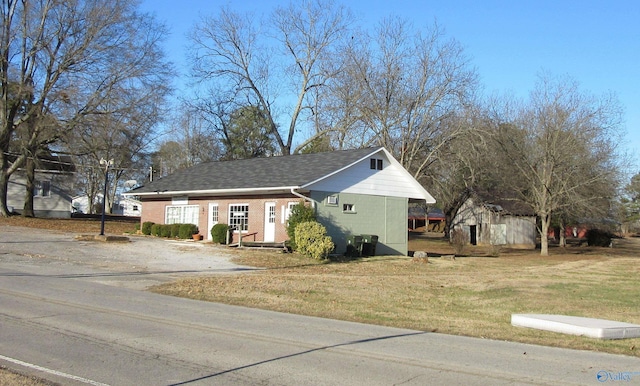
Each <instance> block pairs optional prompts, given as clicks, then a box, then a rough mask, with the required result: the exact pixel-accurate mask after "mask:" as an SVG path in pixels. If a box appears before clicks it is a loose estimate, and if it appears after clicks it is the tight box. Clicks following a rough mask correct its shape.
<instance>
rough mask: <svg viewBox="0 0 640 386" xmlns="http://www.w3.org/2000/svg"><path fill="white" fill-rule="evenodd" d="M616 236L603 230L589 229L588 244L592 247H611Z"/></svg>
mask: <svg viewBox="0 0 640 386" xmlns="http://www.w3.org/2000/svg"><path fill="white" fill-rule="evenodd" d="M613 237H614V235H613V234H612V233H611V232H609V231H605V230H602V229H589V230H588V231H587V244H588V245H589V246H591V247H610V246H611V240H612V239H613Z"/></svg>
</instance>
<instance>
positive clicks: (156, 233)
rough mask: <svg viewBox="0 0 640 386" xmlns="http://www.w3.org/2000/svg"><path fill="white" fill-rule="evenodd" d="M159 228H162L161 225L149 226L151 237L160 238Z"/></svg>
mask: <svg viewBox="0 0 640 386" xmlns="http://www.w3.org/2000/svg"><path fill="white" fill-rule="evenodd" d="M161 227H162V225H161V224H153V225H151V235H153V236H160V228H161Z"/></svg>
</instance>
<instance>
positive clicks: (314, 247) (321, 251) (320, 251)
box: [295, 221, 335, 260]
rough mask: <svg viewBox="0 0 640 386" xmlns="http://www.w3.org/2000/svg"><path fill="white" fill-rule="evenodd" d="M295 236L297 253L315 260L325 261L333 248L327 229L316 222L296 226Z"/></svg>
mask: <svg viewBox="0 0 640 386" xmlns="http://www.w3.org/2000/svg"><path fill="white" fill-rule="evenodd" d="M295 235H296V246H297V247H298V249H297V250H298V252H299V253H301V254H303V255H305V256H308V257H311V258H314V259H316V260H321V259H326V258H327V257H328V256H329V253H330V252H331V251H333V249H334V248H335V245H334V244H333V241H331V237H329V236H327V229H326V228H325V227H324V226H322V224H320V223H319V222H316V221H307V222H303V223H300V224H298V226H296V230H295Z"/></svg>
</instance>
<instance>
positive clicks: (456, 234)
mask: <svg viewBox="0 0 640 386" xmlns="http://www.w3.org/2000/svg"><path fill="white" fill-rule="evenodd" d="M451 245H453V250H454V251H455V253H456V255H461V254H462V252H464V247H465V246H466V245H467V237H466V235H465V234H464V231H463V230H462V229H454V230H452V231H451Z"/></svg>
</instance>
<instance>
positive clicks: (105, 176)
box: [100, 158, 113, 236]
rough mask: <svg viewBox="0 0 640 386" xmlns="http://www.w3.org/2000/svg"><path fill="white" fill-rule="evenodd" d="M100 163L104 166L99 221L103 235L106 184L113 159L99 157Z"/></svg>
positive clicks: (101, 234)
mask: <svg viewBox="0 0 640 386" xmlns="http://www.w3.org/2000/svg"><path fill="white" fill-rule="evenodd" d="M100 165H103V166H104V193H103V194H102V220H101V222H100V236H104V217H105V212H106V206H107V205H106V204H107V184H108V183H109V166H111V165H113V159H110V160H109V161H107V160H106V159H104V158H101V159H100Z"/></svg>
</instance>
